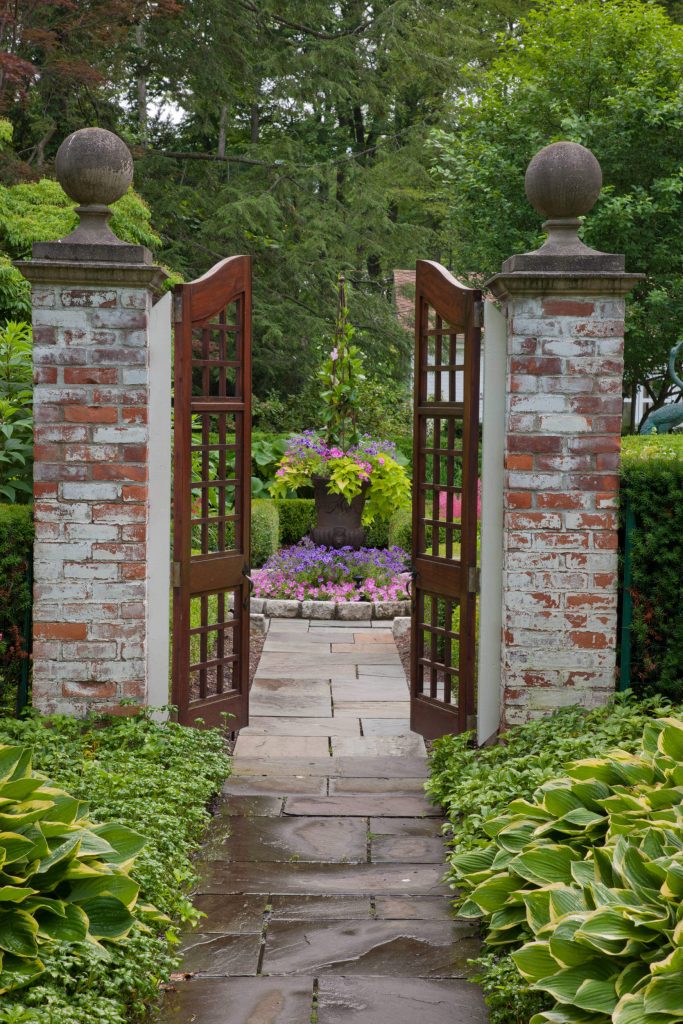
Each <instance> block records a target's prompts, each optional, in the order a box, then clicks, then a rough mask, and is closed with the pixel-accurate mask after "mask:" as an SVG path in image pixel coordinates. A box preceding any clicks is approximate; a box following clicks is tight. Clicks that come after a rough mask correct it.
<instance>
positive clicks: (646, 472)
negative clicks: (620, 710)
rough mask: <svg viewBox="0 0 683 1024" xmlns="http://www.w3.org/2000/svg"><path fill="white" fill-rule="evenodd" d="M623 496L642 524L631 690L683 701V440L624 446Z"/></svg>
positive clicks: (636, 550)
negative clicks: (654, 693)
mask: <svg viewBox="0 0 683 1024" xmlns="http://www.w3.org/2000/svg"><path fill="white" fill-rule="evenodd" d="M621 494H622V502H621V511H622V519H623V517H624V511H625V505H626V500H628V501H629V502H630V504H631V507H632V509H633V511H634V513H635V518H636V532H635V536H634V540H633V580H632V583H633V586H632V596H633V627H632V666H631V685H632V686H633V688H634V689H635V690H636V691H637V692H639V693H651V692H654V691H658V692H660V693H663V694H666V695H668V696H670V697H671V698H673V699H675V700H683V570H682V566H683V437H681V436H679V435H672V434H666V435H662V436H661V437H658V436H657V435H649V436H647V437H628V438H624V439H623V442H622V468H621Z"/></svg>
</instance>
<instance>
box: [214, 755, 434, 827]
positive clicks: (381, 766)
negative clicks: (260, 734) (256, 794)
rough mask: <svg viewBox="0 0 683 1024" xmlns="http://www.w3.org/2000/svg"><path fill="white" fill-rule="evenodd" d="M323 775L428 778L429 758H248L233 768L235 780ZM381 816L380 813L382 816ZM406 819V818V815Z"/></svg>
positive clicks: (336, 776)
mask: <svg viewBox="0 0 683 1024" xmlns="http://www.w3.org/2000/svg"><path fill="white" fill-rule="evenodd" d="M264 772H267V773H268V774H269V775H318V776H321V775H324V776H329V777H330V778H332V777H334V778H347V779H348V778H368V779H372V778H383V779H400V778H403V777H404V776H405V777H408V778H419V777H420V776H421V775H423V776H424V777H425V779H426V778H427V776H428V774H429V770H428V765H427V758H426V757H413V756H410V757H403V758H401V759H400V761H399V760H397V759H396V758H395V757H327V758H302V759H301V760H298V759H295V758H291V760H290V759H286V760H285V759H283V760H280V761H275V760H273V761H270V760H269V761H268V762H267V763H265V764H264V761H263V759H262V758H258V757H249V758H247V757H245V758H241V759H240V760H239V761H235V762H234V764H233V770H232V777H233V778H235V777H241V776H246V775H263V774H264ZM380 815H381V812H380ZM406 816H407V815H406Z"/></svg>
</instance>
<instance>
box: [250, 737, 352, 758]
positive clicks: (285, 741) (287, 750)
mask: <svg viewBox="0 0 683 1024" xmlns="http://www.w3.org/2000/svg"><path fill="white" fill-rule="evenodd" d="M341 738H342V739H343V737H341ZM347 739H350V737H347ZM325 754H329V741H328V739H327V736H245V735H243V734H242V733H240V735H239V737H238V739H237V744H236V746H235V752H234V757H236V758H239V757H264V758H268V757H272V758H275V759H279V758H281V757H324V756H325Z"/></svg>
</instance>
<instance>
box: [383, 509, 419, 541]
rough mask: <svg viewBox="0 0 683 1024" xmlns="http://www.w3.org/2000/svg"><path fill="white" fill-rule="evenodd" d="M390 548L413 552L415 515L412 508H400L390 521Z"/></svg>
mask: <svg viewBox="0 0 683 1024" xmlns="http://www.w3.org/2000/svg"><path fill="white" fill-rule="evenodd" d="M387 541H388V543H389V547H392V548H393V547H397V548H403V550H404V551H411V550H412V546H413V513H412V510H411V509H410V508H400V509H398V510H397V511H396V512H394V514H393V515H392V516H391V518H390V519H389V528H388V532H387Z"/></svg>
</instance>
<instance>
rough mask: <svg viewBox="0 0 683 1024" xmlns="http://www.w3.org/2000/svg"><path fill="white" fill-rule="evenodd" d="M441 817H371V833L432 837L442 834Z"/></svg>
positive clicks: (377, 834)
mask: <svg viewBox="0 0 683 1024" xmlns="http://www.w3.org/2000/svg"><path fill="white" fill-rule="evenodd" d="M442 825H443V821H442V820H441V818H381V817H380V818H370V833H371V834H372V835H376V836H426V837H429V838H432V839H435V838H437V837H440V836H441V835H442V832H441V828H442Z"/></svg>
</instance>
